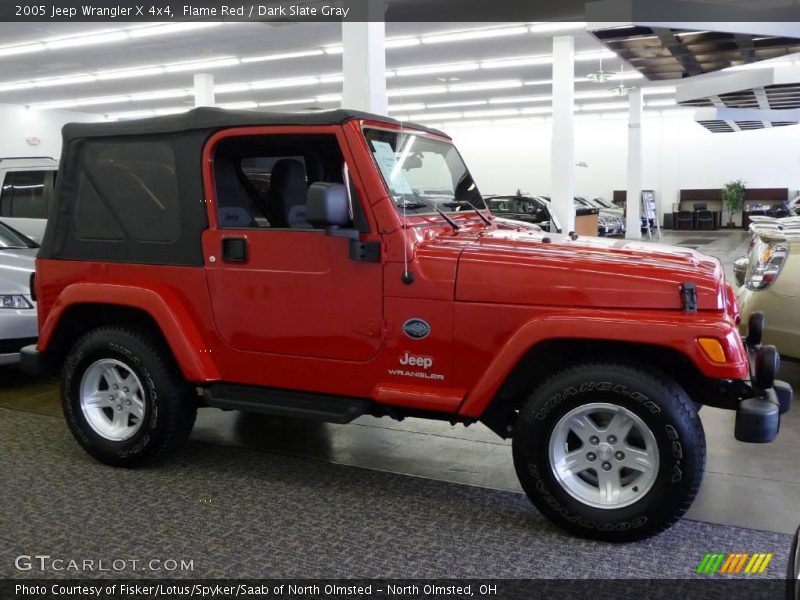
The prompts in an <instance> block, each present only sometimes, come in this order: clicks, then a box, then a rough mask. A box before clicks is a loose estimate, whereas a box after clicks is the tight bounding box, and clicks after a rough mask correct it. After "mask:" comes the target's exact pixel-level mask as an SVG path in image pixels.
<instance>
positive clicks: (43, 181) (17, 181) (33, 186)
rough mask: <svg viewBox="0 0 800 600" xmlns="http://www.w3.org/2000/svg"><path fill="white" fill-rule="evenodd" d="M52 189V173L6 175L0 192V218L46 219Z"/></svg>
mask: <svg viewBox="0 0 800 600" xmlns="http://www.w3.org/2000/svg"><path fill="white" fill-rule="evenodd" d="M52 189H53V171H15V172H11V173H8V174H7V175H6V178H5V180H4V181H3V189H2V191H1V192H0V216H2V217H16V218H28V219H46V218H47V214H48V203H49V200H50V197H51V193H52Z"/></svg>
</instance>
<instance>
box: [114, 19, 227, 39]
mask: <svg viewBox="0 0 800 600" xmlns="http://www.w3.org/2000/svg"><path fill="white" fill-rule="evenodd" d="M219 25H223V23H222V22H220V21H200V22H191V23H167V24H165V25H148V26H145V27H136V28H134V29H129V30H128V34H129V35H130V36H131V37H132V38H143V37H150V36H154V35H169V34H171V33H183V32H186V31H195V30H197V29H207V28H209V27H217V26H219Z"/></svg>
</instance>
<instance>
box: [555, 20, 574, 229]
mask: <svg viewBox="0 0 800 600" xmlns="http://www.w3.org/2000/svg"><path fill="white" fill-rule="evenodd" d="M574 100H575V40H574V38H573V37H572V36H569V35H563V36H556V37H554V38H553V134H552V138H551V147H550V197H551V201H552V204H553V205H552V208H553V210H554V211H555V213H556V216H557V217H558V219H559V221H561V227H562V231H563V232H564V233H568V232H570V231H574V230H575V204H574V200H573V198H574V196H575V137H574V123H573V121H574V118H573V117H574V111H575V107H574Z"/></svg>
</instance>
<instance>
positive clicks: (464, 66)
mask: <svg viewBox="0 0 800 600" xmlns="http://www.w3.org/2000/svg"><path fill="white" fill-rule="evenodd" d="M478 68H479V67H478V63H474V62H473V63H455V64H438V65H419V66H416V67H402V68H399V69H394V72H395V74H396V75H397V76H398V77H407V76H412V75H433V74H436V73H460V72H463V71H477V70H478Z"/></svg>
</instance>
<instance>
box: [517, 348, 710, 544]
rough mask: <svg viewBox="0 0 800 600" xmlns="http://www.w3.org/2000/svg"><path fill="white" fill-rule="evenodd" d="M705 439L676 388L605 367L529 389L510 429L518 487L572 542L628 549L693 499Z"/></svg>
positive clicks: (570, 372)
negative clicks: (574, 537) (630, 543)
mask: <svg viewBox="0 0 800 600" xmlns="http://www.w3.org/2000/svg"><path fill="white" fill-rule="evenodd" d="M705 453H706V449H705V437H704V434H703V428H702V425H701V423H700V420H699V417H698V415H697V411H696V410H695V408H694V407H693V406H692V403H691V401H690V400H689V399H688V398H687V397H686V394H685V393H684V392H683V390H682V389H681V388H680V387H678V386H677V385H676V384H675V383H674V382H672V381H670V380H669V379H667V378H666V377H663V376H655V375H652V374H651V373H648V372H645V371H643V370H641V369H638V368H635V367H631V366H627V365H622V364H611V363H598V364H586V365H579V366H576V367H572V368H569V369H566V370H564V371H562V372H560V373H558V374H556V375H554V376H553V377H552V378H550V379H549V380H548V381H546V382H545V383H543V384H542V385H541V386H539V387H538V388H537V389H536V390H535V391H534V392H533V393H532V394H531V396H530V397H529V399H528V401H527V403H526V404H525V405H524V406H523V408H522V410H521V411H520V415H519V419H518V421H517V424H516V425H515V429H514V439H513V454H514V466H515V468H516V471H517V475H518V477H519V479H520V482H521V484H522V487H523V489H524V490H525V492H526V493H527V495H528V497H529V498H530V499H531V501H532V502H533V503H534V505H536V507H537V508H538V509H539V510H540V511H541V512H542V513H543V514H544V515H545V516H546V517H548V518H549V519H550V520H552V521H553V522H555V523H556V524H557V525H559V526H561V527H563V528H564V529H566V530H568V531H570V532H572V533H574V534H577V535H580V536H582V537H587V538H592V539H598V540H604V541H611V542H628V541H634V540H639V539H644V538H647V537H649V536H652V535H654V534H657V533H659V532H661V531H664V530H665V529H667V528H668V527H670V526H671V525H672V524H673V523H675V521H677V519H678V518H679V517H680V516H681V515H683V513H684V512H685V511H686V510H687V509H688V508H689V506H690V505H691V503H692V501H693V500H694V497H695V495H696V494H697V490H698V489H699V487H700V482H701V481H702V477H703V470H704V467H705Z"/></svg>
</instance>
